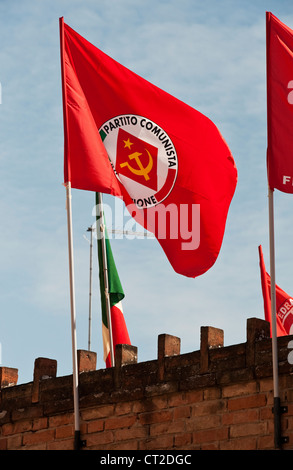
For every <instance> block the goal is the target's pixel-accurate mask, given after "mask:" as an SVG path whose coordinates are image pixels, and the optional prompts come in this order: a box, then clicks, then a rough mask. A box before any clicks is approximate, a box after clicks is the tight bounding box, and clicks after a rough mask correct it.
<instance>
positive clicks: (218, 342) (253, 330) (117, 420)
mask: <svg viewBox="0 0 293 470" xmlns="http://www.w3.org/2000/svg"><path fill="white" fill-rule="evenodd" d="M290 339H291V337H281V338H278V349H279V380H280V389H281V399H282V400H283V401H284V402H286V404H288V405H289V411H288V415H287V416H286V417H285V418H284V424H283V426H284V428H285V429H286V431H288V430H289V429H290V423H291V420H293V377H292V371H293V369H292V366H291V365H290V364H289V363H288V360H287V359H288V342H289V341H290ZM116 354H117V360H116V367H114V368H110V369H100V370H95V367H96V357H95V353H93V354H89V352H87V351H79V353H78V358H79V361H78V364H79V397H80V399H79V406H80V417H81V434H82V436H83V438H84V439H85V440H86V447H87V448H89V449H98V448H103V449H126V448H129V449H132V450H135V449H143V450H146V449H152V448H154V449H171V448H173V449H203V448H215V449H225V448H227V449H238V448H239V449H240V448H245V447H247V448H248V449H261V448H272V447H273V416H272V412H271V407H272V404H273V394H272V388H273V384H272V353H271V339H270V337H269V325H268V323H267V322H265V321H263V320H259V319H249V320H248V322H247V341H246V342H245V343H241V344H237V345H232V346H226V347H224V337H223V331H222V330H218V329H215V328H211V327H202V329H201V345H200V350H199V351H193V352H190V353H186V354H181V353H180V339H179V338H176V337H174V336H170V335H160V336H159V338H158V357H157V359H155V360H152V361H146V362H142V363H137V349H136V348H135V347H129V346H124V345H122V346H121V345H120V346H119V347H118V349H117V352H116ZM56 371H57V363H56V361H53V360H51V359H46V358H39V359H38V360H36V361H35V370H34V380H33V382H31V383H28V384H23V385H15V384H14V385H12V386H7V385H4V384H3V385H2V384H1V385H2V388H1V392H0V449H2V448H7V449H13V448H19V449H23V448H35V449H63V448H64V449H65V448H67V449H72V448H73V435H74V429H73V422H74V421H73V393H72V386H73V384H72V375H68V376H64V377H57V374H56ZM3 376H4V375H3ZM288 433H289V431H288V432H287V435H288ZM289 434H290V433H289ZM290 445H291V446H292V439H291V444H289V445H288V446H289V448H291V447H290Z"/></svg>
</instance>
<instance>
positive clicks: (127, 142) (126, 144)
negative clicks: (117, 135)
mask: <svg viewBox="0 0 293 470" xmlns="http://www.w3.org/2000/svg"><path fill="white" fill-rule="evenodd" d="M123 142H124V144H125V145H124V148H129V149H131V146H132V145H133V142H130V140H129V139H128V140H123Z"/></svg>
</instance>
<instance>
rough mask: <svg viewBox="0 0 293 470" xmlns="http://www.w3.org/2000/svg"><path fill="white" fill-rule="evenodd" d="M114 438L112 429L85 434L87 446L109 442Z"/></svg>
mask: <svg viewBox="0 0 293 470" xmlns="http://www.w3.org/2000/svg"><path fill="white" fill-rule="evenodd" d="M113 440H114V435H113V432H112V431H104V432H99V433H95V434H88V435H87V436H86V443H87V448H90V447H95V446H99V445H105V444H110V443H111V442H113Z"/></svg>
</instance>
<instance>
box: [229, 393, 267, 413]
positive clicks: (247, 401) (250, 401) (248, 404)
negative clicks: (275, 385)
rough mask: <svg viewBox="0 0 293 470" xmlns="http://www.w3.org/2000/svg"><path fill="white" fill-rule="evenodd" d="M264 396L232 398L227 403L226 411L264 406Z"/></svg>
mask: <svg viewBox="0 0 293 470" xmlns="http://www.w3.org/2000/svg"><path fill="white" fill-rule="evenodd" d="M266 402H267V400H266V396H265V395H264V394H261V395H250V396H248V397H241V398H233V399H230V400H229V401H228V410H243V409H248V408H257V407H261V406H265V405H266Z"/></svg>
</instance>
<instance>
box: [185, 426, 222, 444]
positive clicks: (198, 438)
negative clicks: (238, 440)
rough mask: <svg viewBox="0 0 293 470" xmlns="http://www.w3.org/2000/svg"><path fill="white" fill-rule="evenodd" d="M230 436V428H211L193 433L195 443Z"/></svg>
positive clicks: (218, 439) (220, 439)
mask: <svg viewBox="0 0 293 470" xmlns="http://www.w3.org/2000/svg"><path fill="white" fill-rule="evenodd" d="M228 438H229V429H228V428H218V429H210V430H205V431H198V432H194V433H193V442H194V443H195V444H200V443H207V442H213V441H215V442H217V441H223V440H225V439H228Z"/></svg>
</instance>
